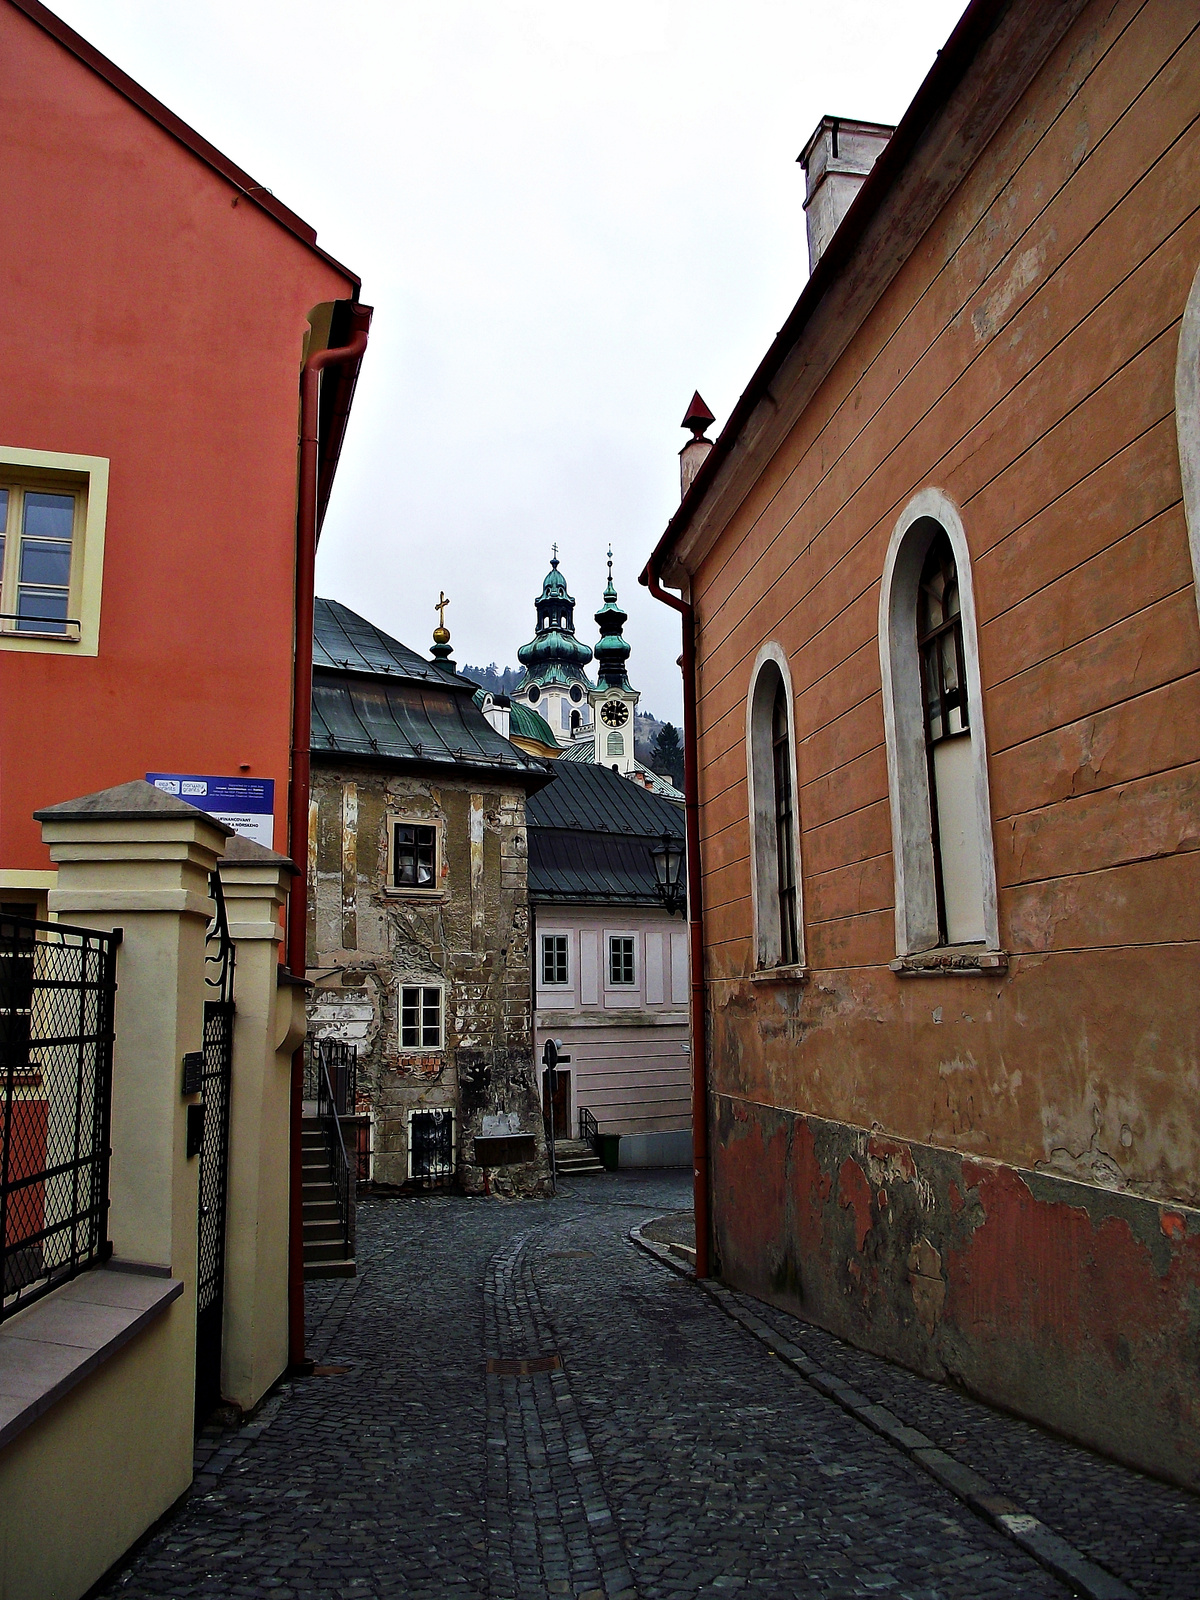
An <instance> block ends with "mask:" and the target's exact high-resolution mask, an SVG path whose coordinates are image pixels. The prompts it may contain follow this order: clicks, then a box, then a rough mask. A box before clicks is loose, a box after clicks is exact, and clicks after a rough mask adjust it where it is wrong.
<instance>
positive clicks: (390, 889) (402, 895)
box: [383, 884, 446, 900]
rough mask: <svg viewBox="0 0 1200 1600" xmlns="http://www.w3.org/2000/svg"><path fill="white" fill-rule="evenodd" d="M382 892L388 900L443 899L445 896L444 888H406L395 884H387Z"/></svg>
mask: <svg viewBox="0 0 1200 1600" xmlns="http://www.w3.org/2000/svg"><path fill="white" fill-rule="evenodd" d="M383 892H384V894H385V895H386V896H387V898H388V899H389V900H444V899H445V898H446V891H445V889H406V888H403V887H397V886H396V885H395V884H388V885H387V886H386V887H385V888H384V891H383Z"/></svg>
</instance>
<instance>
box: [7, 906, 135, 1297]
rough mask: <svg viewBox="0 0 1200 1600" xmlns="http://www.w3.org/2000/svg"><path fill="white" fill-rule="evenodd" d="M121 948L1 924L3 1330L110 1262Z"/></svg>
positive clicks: (40, 926) (49, 929) (104, 940)
mask: <svg viewBox="0 0 1200 1600" xmlns="http://www.w3.org/2000/svg"><path fill="white" fill-rule="evenodd" d="M119 940H120V936H119V934H111V933H96V932H93V931H92V930H90V929H87V928H71V927H68V926H66V924H64V923H47V922H38V921H35V920H33V919H32V918H28V917H20V916H13V915H3V914H0V1321H3V1320H4V1318H6V1317H8V1316H11V1315H12V1314H13V1312H15V1311H19V1310H20V1309H21V1307H22V1306H25V1305H28V1304H29V1302H30V1301H31V1300H35V1299H37V1298H38V1296H39V1295H43V1294H46V1293H48V1292H49V1290H51V1289H53V1288H55V1287H57V1285H58V1284H60V1283H64V1282H65V1281H66V1280H67V1279H68V1278H73V1277H74V1276H75V1275H76V1274H77V1273H80V1272H83V1271H85V1270H86V1269H87V1268H88V1267H91V1266H94V1265H95V1264H96V1263H97V1262H98V1261H103V1260H104V1259H105V1258H106V1257H107V1256H108V1254H109V1253H110V1246H109V1244H108V1226H107V1225H108V1155H109V1150H108V1143H109V1102H110V1095H111V1089H112V1047H113V996H114V994H115V992H116V952H117V945H118V943H119Z"/></svg>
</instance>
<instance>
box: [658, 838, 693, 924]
mask: <svg viewBox="0 0 1200 1600" xmlns="http://www.w3.org/2000/svg"><path fill="white" fill-rule="evenodd" d="M650 859H651V861H652V862H653V863H654V887H655V889H656V891H657V893H658V898H659V899H660V900H661V901H662V903H663V905H664V906H666V908H667V910H668V911H671V912H675V911H682V910H683V908H684V907H685V906H686V905H687V890H686V889H685V888H684V885H683V863H684V849H683V840H682V839H681V838H680V837H679V836H678V834H673V833H664V834H663V836H662V838H661V839H660V840H659V842H658V843H657V844H652V845H651V846H650Z"/></svg>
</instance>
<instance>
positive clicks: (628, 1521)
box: [104, 1173, 1200, 1600]
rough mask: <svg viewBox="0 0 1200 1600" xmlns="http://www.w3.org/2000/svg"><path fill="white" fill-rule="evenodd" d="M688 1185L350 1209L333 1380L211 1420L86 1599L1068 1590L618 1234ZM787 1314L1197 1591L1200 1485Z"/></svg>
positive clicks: (325, 1305)
mask: <svg viewBox="0 0 1200 1600" xmlns="http://www.w3.org/2000/svg"><path fill="white" fill-rule="evenodd" d="M688 1182H689V1175H687V1174H678V1175H676V1174H662V1173H659V1174H644V1175H642V1174H606V1175H604V1176H603V1177H600V1176H596V1177H590V1178H587V1179H577V1180H574V1181H572V1182H571V1183H569V1184H564V1185H563V1192H562V1193H560V1195H559V1197H558V1198H557V1199H556V1200H554V1201H551V1202H528V1203H522V1204H504V1203H498V1202H487V1201H482V1200H464V1199H457V1198H452V1197H448V1196H446V1197H443V1196H428V1197H423V1198H420V1199H412V1200H393V1201H373V1200H372V1201H367V1202H366V1203H365V1204H363V1205H362V1206H361V1207H360V1211H359V1234H358V1237H359V1263H360V1275H359V1277H358V1278H357V1279H353V1280H349V1281H343V1282H333V1283H329V1284H314V1285H312V1286H310V1293H309V1315H310V1353H311V1354H312V1355H313V1356H314V1357H315V1358H316V1359H317V1360H318V1362H320V1363H322V1364H326V1365H329V1366H332V1367H335V1368H336V1367H343V1368H345V1369H346V1370H345V1371H344V1372H342V1373H337V1372H334V1373H333V1374H331V1375H329V1376H325V1377H313V1378H310V1379H307V1380H304V1381H297V1382H294V1383H291V1384H288V1385H285V1386H284V1387H283V1388H282V1389H281V1390H280V1391H279V1393H278V1394H277V1395H276V1396H274V1397H273V1398H272V1399H271V1400H270V1401H268V1403H267V1405H266V1406H265V1407H264V1408H263V1409H262V1410H261V1411H260V1413H259V1415H258V1416H257V1417H256V1418H255V1419H254V1420H253V1421H252V1422H251V1423H249V1424H248V1425H247V1426H245V1427H243V1428H241V1429H238V1430H235V1431H230V1432H229V1433H226V1434H225V1435H215V1434H212V1433H207V1434H206V1435H205V1436H204V1438H203V1440H202V1442H201V1443H202V1448H201V1450H200V1452H199V1455H198V1465H199V1471H198V1476H197V1479H196V1484H195V1488H194V1490H193V1493H192V1496H191V1498H190V1499H189V1500H188V1501H187V1502H186V1503H185V1505H184V1506H183V1507H182V1509H180V1510H179V1511H178V1512H177V1513H175V1514H174V1515H173V1516H172V1517H171V1518H169V1519H168V1521H167V1522H166V1523H165V1524H164V1526H163V1527H162V1528H161V1529H159V1531H158V1532H157V1533H155V1535H154V1536H153V1537H152V1538H151V1539H150V1540H148V1541H147V1543H146V1544H145V1545H144V1546H143V1547H142V1549H141V1550H140V1551H139V1552H138V1553H137V1555H136V1556H135V1557H134V1559H133V1561H132V1562H131V1564H130V1565H129V1566H128V1567H127V1568H125V1569H124V1571H122V1572H121V1573H119V1574H117V1575H116V1576H115V1577H114V1578H113V1579H112V1580H111V1581H110V1583H109V1585H108V1586H107V1588H106V1589H105V1590H104V1593H105V1594H106V1595H119V1596H122V1597H123V1600H137V1597H141V1596H151V1595H155V1596H172V1597H177V1600H190V1597H192V1596H200V1595H215V1594H221V1595H224V1596H227V1597H230V1600H243V1597H244V1600H332V1597H338V1600H341V1597H347V1600H368V1597H369V1600H376V1597H378V1600H392V1597H397V1600H399V1597H404V1600H457V1597H467V1596H472V1597H474V1596H480V1597H485V1600H551V1597H558V1596H563V1597H571V1600H616V1597H618V1596H624V1597H627V1600H693V1597H706V1600H716V1597H718V1596H720V1597H723V1596H727V1595H737V1596H739V1597H741V1596H745V1597H751V1596H753V1597H755V1600H768V1597H769V1600H778V1597H783V1596H793V1595H795V1596H806V1597H807V1596H814V1597H817V1596H821V1597H824V1596H857V1595H886V1596H889V1597H895V1600H992V1597H1009V1596H1011V1597H1020V1600H1034V1597H1038V1596H1062V1595H1065V1594H1067V1593H1068V1592H1069V1591H1067V1590H1066V1589H1064V1588H1063V1587H1062V1585H1061V1584H1059V1583H1058V1582H1057V1580H1055V1579H1054V1578H1053V1577H1052V1576H1051V1575H1050V1574H1049V1573H1048V1572H1046V1571H1045V1570H1044V1569H1043V1568H1042V1567H1040V1566H1039V1565H1037V1564H1036V1563H1035V1562H1034V1561H1033V1560H1032V1559H1031V1558H1030V1557H1029V1556H1027V1555H1026V1554H1025V1553H1024V1552H1023V1551H1022V1550H1020V1549H1019V1548H1017V1547H1016V1546H1015V1545H1014V1544H1012V1543H1011V1541H1009V1540H1008V1539H1006V1538H1004V1537H1003V1536H1002V1535H1001V1534H999V1533H998V1532H996V1531H995V1530H994V1529H993V1528H991V1527H990V1526H988V1525H987V1524H985V1523H984V1522H983V1521H982V1520H981V1519H980V1518H979V1517H977V1516H975V1515H974V1514H973V1513H972V1512H971V1511H969V1510H968V1509H967V1507H965V1506H964V1505H963V1504H962V1503H961V1502H960V1501H958V1500H956V1499H955V1498H954V1497H953V1496H952V1495H950V1494H949V1493H948V1492H946V1491H945V1490H944V1489H942V1488H941V1487H940V1485H938V1484H937V1483H936V1482H934V1481H933V1480H932V1479H931V1478H930V1477H928V1476H927V1475H926V1474H925V1473H924V1472H922V1471H921V1470H920V1469H919V1468H917V1467H916V1466H914V1464H913V1463H912V1462H911V1461H909V1460H908V1459H907V1457H905V1456H903V1455H902V1454H901V1453H900V1452H899V1451H897V1450H895V1449H894V1448H893V1447H892V1446H890V1445H889V1444H888V1443H887V1442H886V1441H885V1440H883V1439H881V1438H880V1437H878V1436H877V1435H876V1434H873V1433H871V1432H870V1431H869V1430H868V1429H867V1428H865V1427H864V1426H862V1424H860V1423H859V1422H857V1421H856V1420H855V1419H853V1418H852V1417H850V1416H849V1415H847V1413H846V1412H845V1411H843V1410H842V1409H841V1408H840V1407H839V1406H837V1405H835V1404H833V1403H832V1402H830V1401H829V1400H827V1399H825V1398H824V1397H823V1396H822V1395H820V1394H818V1393H817V1392H816V1391H815V1390H814V1389H813V1388H811V1386H809V1385H808V1384H806V1383H805V1382H803V1380H802V1379H800V1378H799V1377H798V1376H796V1374H794V1373H793V1372H791V1371H790V1369H786V1368H784V1367H783V1366H782V1364H781V1363H780V1362H779V1361H778V1360H776V1359H774V1358H773V1357H772V1356H771V1355H770V1354H769V1353H768V1351H767V1349H766V1348H765V1347H764V1346H763V1345H762V1344H761V1343H760V1342H759V1341H758V1340H756V1339H754V1338H752V1337H751V1336H750V1335H749V1334H747V1333H746V1331H745V1330H744V1329H743V1328H741V1327H739V1326H738V1325H737V1324H736V1323H735V1322H733V1321H731V1320H730V1318H729V1317H727V1316H726V1315H725V1314H724V1313H723V1312H722V1311H721V1310H720V1309H719V1308H718V1307H717V1306H716V1305H715V1304H714V1303H713V1301H712V1300H711V1299H710V1298H709V1297H708V1296H707V1295H705V1294H703V1293H702V1292H701V1291H700V1290H698V1289H697V1287H696V1286H695V1285H694V1284H692V1283H689V1282H687V1281H686V1280H685V1279H683V1278H680V1277H678V1276H676V1275H674V1274H672V1273H670V1272H668V1271H666V1270H665V1269H664V1268H663V1267H661V1266H660V1265H658V1264H657V1263H656V1262H655V1261H653V1260H651V1259H650V1258H649V1257H647V1256H646V1255H644V1254H643V1253H641V1252H640V1251H638V1250H636V1249H635V1248H634V1247H633V1246H632V1245H631V1244H630V1243H629V1241H628V1238H627V1232H628V1229H629V1227H630V1226H631V1225H632V1224H633V1223H642V1222H645V1221H647V1220H648V1219H649V1218H651V1217H653V1216H655V1215H657V1214H660V1213H662V1212H664V1211H671V1210H678V1209H679V1208H680V1207H681V1206H683V1205H686V1202H687V1193H688ZM754 1304H755V1305H756V1306H757V1309H758V1311H759V1313H760V1314H763V1315H770V1316H779V1315H780V1314H778V1313H774V1312H769V1313H768V1312H765V1311H764V1308H762V1307H761V1306H758V1305H757V1302H754ZM784 1324H787V1326H788V1327H789V1329H790V1330H791V1331H790V1332H789V1337H793V1338H795V1339H796V1340H797V1342H802V1341H803V1342H805V1343H809V1342H812V1341H817V1340H819V1341H821V1343H820V1354H821V1358H822V1362H823V1364H824V1365H825V1366H826V1367H829V1368H832V1367H833V1366H834V1364H835V1362H837V1361H844V1362H845V1363H847V1365H846V1372H847V1376H848V1378H851V1379H852V1380H853V1382H854V1384H855V1385H856V1386H857V1387H858V1388H860V1389H862V1390H864V1391H866V1390H868V1389H869V1388H871V1386H872V1385H874V1386H875V1388H876V1389H878V1391H879V1392H880V1393H881V1394H886V1395H887V1396H888V1397H889V1400H890V1403H891V1404H892V1405H893V1406H894V1407H895V1409H896V1410H897V1411H898V1412H899V1413H901V1414H902V1415H905V1418H906V1420H913V1421H914V1423H915V1424H916V1425H917V1426H920V1427H921V1428H923V1429H925V1430H926V1431H928V1432H929V1433H930V1434H931V1435H932V1434H934V1433H935V1432H936V1433H937V1434H938V1436H939V1438H941V1437H943V1436H944V1437H945V1438H947V1439H948V1440H950V1439H952V1440H953V1441H954V1443H953V1445H949V1446H948V1447H950V1448H958V1447H959V1446H961V1445H963V1444H964V1442H965V1445H966V1446H967V1447H968V1448H969V1450H971V1451H974V1452H977V1453H978V1458H979V1460H980V1462H981V1470H982V1469H983V1466H984V1465H986V1469H987V1472H988V1475H989V1476H990V1477H991V1478H992V1479H993V1481H1000V1480H1004V1481H1006V1482H1007V1481H1008V1480H1007V1479H1005V1473H1006V1472H1008V1473H1009V1477H1010V1478H1011V1479H1013V1480H1014V1481H1012V1482H1011V1483H1009V1488H1008V1492H1010V1493H1011V1494H1012V1495H1013V1498H1014V1499H1021V1500H1023V1502H1024V1503H1026V1504H1031V1502H1033V1501H1034V1500H1035V1499H1036V1500H1037V1504H1031V1509H1033V1510H1036V1511H1037V1513H1038V1514H1039V1515H1041V1516H1044V1517H1045V1518H1046V1520H1047V1521H1052V1522H1054V1524H1055V1525H1056V1526H1058V1527H1059V1531H1060V1532H1062V1533H1063V1534H1064V1536H1066V1537H1070V1538H1072V1539H1073V1542H1074V1543H1076V1544H1077V1545H1081V1546H1082V1545H1083V1543H1084V1542H1085V1535H1087V1536H1094V1539H1095V1541H1096V1555H1097V1559H1104V1560H1106V1562H1107V1563H1108V1564H1110V1565H1111V1564H1113V1562H1112V1555H1113V1551H1114V1550H1116V1551H1117V1552H1118V1553H1119V1552H1120V1550H1121V1549H1122V1548H1124V1547H1125V1543H1124V1542H1127V1543H1128V1546H1129V1548H1133V1547H1134V1546H1137V1547H1138V1548H1139V1549H1140V1548H1142V1547H1143V1546H1144V1547H1145V1551H1146V1557H1147V1558H1146V1559H1145V1560H1142V1559H1140V1558H1139V1559H1137V1560H1135V1561H1134V1562H1133V1563H1132V1566H1133V1567H1136V1571H1134V1570H1132V1568H1130V1569H1129V1570H1126V1571H1125V1573H1124V1575H1125V1576H1126V1578H1127V1581H1131V1582H1133V1584H1134V1586H1135V1588H1136V1589H1137V1592H1138V1593H1139V1594H1144V1595H1146V1596H1147V1597H1150V1596H1153V1597H1154V1600H1184V1597H1185V1596H1186V1597H1188V1600H1194V1597H1195V1596H1196V1595H1197V1594H1200V1586H1197V1584H1196V1582H1195V1561H1196V1551H1197V1538H1198V1537H1200V1517H1198V1515H1197V1504H1196V1502H1195V1501H1193V1500H1192V1499H1191V1498H1190V1497H1188V1496H1186V1495H1182V1494H1179V1493H1177V1492H1176V1491H1173V1490H1171V1489H1168V1488H1165V1487H1164V1486H1162V1485H1158V1484H1155V1483H1153V1482H1151V1481H1150V1480H1148V1479H1144V1478H1141V1477H1139V1476H1138V1475H1137V1474H1135V1473H1130V1472H1127V1471H1125V1470H1124V1469H1121V1468H1117V1467H1110V1466H1109V1465H1108V1464H1107V1463H1103V1462H1097V1461H1096V1459H1095V1458H1094V1457H1092V1456H1090V1455H1088V1454H1087V1452H1084V1451H1080V1450H1077V1449H1075V1448H1074V1447H1072V1446H1069V1445H1065V1444H1063V1443H1062V1442H1061V1441H1058V1440H1054V1439H1050V1438H1049V1437H1048V1436H1047V1435H1044V1434H1041V1433H1039V1432H1038V1430H1036V1429H1030V1428H1027V1427H1026V1426H1025V1425H1024V1424H1018V1423H1014V1422H1013V1421H1012V1420H1011V1419H1008V1418H1003V1417H998V1416H997V1415H996V1414H995V1413H994V1412H991V1411H988V1410H986V1408H983V1407H977V1406H973V1405H972V1403H971V1402H969V1401H966V1400H964V1399H963V1398H962V1397H960V1396H957V1395H954V1394H952V1393H951V1392H950V1391H948V1390H944V1389H940V1388H939V1387H938V1386H937V1385H930V1384H924V1385H922V1383H921V1380H910V1379H909V1378H908V1375H907V1374H903V1373H900V1372H898V1370H897V1369H895V1368H892V1367H890V1366H889V1365H888V1364H887V1363H886V1362H882V1361H878V1360H876V1359H875V1358H870V1357H865V1356H862V1355H861V1354H860V1353H859V1352H856V1351H851V1350H848V1349H847V1347H846V1346H844V1345H840V1344H838V1342H837V1341H831V1340H829V1338H828V1336H827V1335H824V1334H818V1333H817V1331H816V1330H813V1329H811V1328H809V1327H808V1326H807V1325H805V1324H795V1323H794V1322H793V1319H790V1318H781V1320H780V1326H781V1328H782V1327H783V1325H784ZM537 1356H551V1357H554V1356H557V1357H558V1358H559V1360H560V1362H561V1365H551V1366H550V1368H549V1370H546V1371H538V1372H532V1373H528V1374H521V1373H516V1374H514V1373H505V1372H504V1371H503V1370H501V1371H492V1372H488V1371H486V1362H487V1358H489V1357H490V1358H499V1361H496V1360H493V1362H492V1365H493V1366H496V1365H502V1364H503V1362H504V1360H505V1359H507V1360H508V1362H509V1364H510V1365H513V1364H515V1362H514V1358H516V1359H517V1360H519V1359H520V1358H523V1357H525V1358H528V1357H537ZM913 1385H916V1388H915V1389H914V1388H913ZM921 1407H923V1408H924V1409H920V1408H921ZM917 1410H920V1415H919V1417H918V1416H916V1415H915V1414H914V1415H912V1416H911V1418H910V1416H909V1415H908V1413H909V1412H913V1413H915V1411H917ZM1026 1435H1027V1436H1028V1437H1026ZM1064 1519H1065V1520H1066V1521H1067V1522H1069V1523H1070V1526H1068V1527H1064V1526H1062V1523H1063V1521H1064ZM1135 1523H1136V1524H1137V1525H1136V1526H1134V1524H1135ZM1155 1527H1158V1528H1160V1529H1162V1530H1166V1542H1165V1546H1163V1548H1165V1551H1166V1555H1167V1559H1166V1560H1165V1561H1161V1560H1159V1559H1158V1557H1159V1555H1160V1554H1161V1553H1162V1552H1161V1550H1158V1551H1156V1550H1155V1548H1154V1546H1155V1542H1156V1541H1155V1539H1154V1537H1153V1529H1154V1528H1155ZM1089 1529H1090V1530H1091V1534H1090V1535H1089V1534H1088V1530H1089ZM1123 1541H1124V1542H1123ZM1159 1543H1160V1545H1161V1544H1162V1541H1161V1540H1160V1541H1159ZM1189 1570H1190V1576H1189ZM1176 1574H1181V1575H1182V1576H1181V1582H1182V1584H1183V1585H1184V1586H1179V1585H1178V1584H1176V1586H1174V1587H1173V1586H1172V1585H1173V1584H1175V1583H1176V1576H1175V1575H1176Z"/></svg>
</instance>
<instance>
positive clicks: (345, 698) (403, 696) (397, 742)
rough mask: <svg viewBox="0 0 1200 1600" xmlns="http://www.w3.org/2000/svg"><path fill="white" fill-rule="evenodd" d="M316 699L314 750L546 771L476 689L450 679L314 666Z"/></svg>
mask: <svg viewBox="0 0 1200 1600" xmlns="http://www.w3.org/2000/svg"><path fill="white" fill-rule="evenodd" d="M312 705H313V727H312V751H313V755H314V756H318V757H319V756H321V755H324V754H326V753H329V752H334V751H336V752H338V753H339V754H341V755H354V756H364V757H366V758H368V759H371V760H375V759H385V760H390V761H406V762H409V761H415V762H420V763H421V764H422V765H429V764H433V765H435V766H448V767H458V768H462V767H477V768H492V769H502V770H503V771H505V772H507V773H511V774H512V775H513V776H514V777H521V776H528V777H534V776H536V777H537V778H538V779H539V781H541V780H542V779H543V778H544V774H545V771H546V764H545V763H544V762H542V761H538V760H537V759H536V758H535V757H533V756H531V755H527V754H526V753H525V752H524V751H523V750H518V749H517V747H516V745H514V744H510V743H509V742H508V740H507V739H505V738H503V737H502V736H501V735H500V734H498V733H497V732H496V730H495V729H494V728H493V727H492V726H491V724H490V723H489V722H488V720H487V718H486V717H485V716H484V715H483V713H482V712H481V711H480V710H479V708H478V706H476V705H475V704H474V703H473V701H472V699H471V697H470V695H467V694H460V693H459V692H458V691H457V690H456V689H455V688H454V687H453V686H452V685H450V684H441V685H437V684H425V683H414V682H412V681H411V680H408V681H405V680H401V681H400V682H395V681H392V682H389V681H388V680H387V679H386V678H383V677H378V678H367V677H365V676H354V677H352V676H349V675H343V674H335V673H331V672H325V671H320V672H315V673H314V674H313V701H312Z"/></svg>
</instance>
